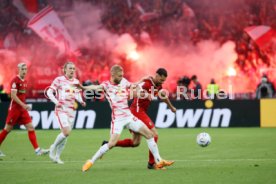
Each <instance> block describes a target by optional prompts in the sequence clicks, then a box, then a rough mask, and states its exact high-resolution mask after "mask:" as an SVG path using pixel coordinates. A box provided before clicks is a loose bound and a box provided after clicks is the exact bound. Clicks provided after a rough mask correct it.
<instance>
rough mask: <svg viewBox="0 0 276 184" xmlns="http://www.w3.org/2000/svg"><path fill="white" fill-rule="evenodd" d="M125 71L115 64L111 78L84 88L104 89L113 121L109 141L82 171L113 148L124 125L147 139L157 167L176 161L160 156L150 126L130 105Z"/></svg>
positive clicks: (128, 86)
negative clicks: (136, 114)
mask: <svg viewBox="0 0 276 184" xmlns="http://www.w3.org/2000/svg"><path fill="white" fill-rule="evenodd" d="M123 75H124V71H123V68H122V67H121V66H119V65H114V66H112V68H111V80H110V81H105V82H103V83H102V84H100V85H91V86H86V87H84V89H89V90H103V91H104V93H105V96H106V98H107V100H108V101H109V104H110V107H111V109H112V122H111V131H110V139H109V142H108V143H106V144H104V145H102V146H101V147H100V149H99V150H98V151H97V152H96V153H95V154H94V156H93V157H92V159H91V160H88V161H87V162H86V163H85V164H84V165H83V167H82V171H87V170H88V169H90V168H91V167H92V165H93V164H95V162H96V160H97V159H99V158H100V157H102V156H103V155H104V154H105V153H106V152H107V151H109V150H110V149H111V148H113V147H114V146H115V145H116V143H117V141H118V140H119V139H120V135H121V133H122V131H123V128H124V127H127V128H128V129H130V130H132V131H134V132H138V133H140V134H141V135H143V136H144V137H145V138H146V139H147V144H148V147H149V149H150V151H151V152H152V154H153V156H154V160H155V163H156V167H157V168H163V167H164V166H169V165H172V164H173V163H174V161H166V160H163V159H162V158H161V157H160V154H159V150H158V146H157V144H156V143H155V141H154V138H153V137H154V136H153V133H152V132H151V131H150V130H149V129H148V127H147V126H146V125H145V124H144V123H142V122H141V121H140V120H139V119H137V118H136V117H135V116H134V115H133V114H132V113H131V111H130V109H129V107H128V97H129V94H128V89H131V88H133V87H134V86H133V85H131V83H130V82H128V80H126V79H125V78H123Z"/></svg>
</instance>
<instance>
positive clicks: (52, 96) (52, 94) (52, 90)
mask: <svg viewBox="0 0 276 184" xmlns="http://www.w3.org/2000/svg"><path fill="white" fill-rule="evenodd" d="M55 91H56V90H55V89H54V88H53V87H50V88H49V89H48V90H47V95H48V97H49V99H50V100H51V101H52V102H53V103H54V104H55V105H58V104H59V102H58V99H56V97H55V95H54V92H55Z"/></svg>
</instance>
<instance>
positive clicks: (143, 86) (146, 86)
mask: <svg viewBox="0 0 276 184" xmlns="http://www.w3.org/2000/svg"><path fill="white" fill-rule="evenodd" d="M142 89H144V90H146V91H147V92H150V89H151V85H150V83H149V82H148V81H145V82H143V83H142Z"/></svg>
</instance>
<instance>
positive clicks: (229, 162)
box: [0, 128, 276, 184]
mask: <svg viewBox="0 0 276 184" xmlns="http://www.w3.org/2000/svg"><path fill="white" fill-rule="evenodd" d="M158 131H159V149H160V153H161V156H162V157H163V158H165V159H173V160H175V161H176V162H175V164H174V165H173V166H172V167H169V168H168V169H167V170H165V171H163V170H159V171H155V170H148V169H146V165H147V159H148V150H147V145H146V142H145V140H144V139H143V140H142V144H141V145H140V146H139V147H137V148H114V149H112V150H111V151H109V152H108V153H107V154H106V155H105V156H104V158H103V160H99V161H97V162H96V163H95V165H94V166H93V167H92V168H91V169H90V170H89V171H88V172H86V173H83V172H81V167H82V165H83V163H84V162H85V161H86V160H87V159H88V158H91V156H92V154H94V153H95V152H96V151H97V150H98V148H99V146H100V144H101V142H102V140H103V139H107V138H108V137H109V130H107V129H104V130H73V132H72V134H71V136H70V137H69V140H68V142H67V145H66V148H65V151H64V153H63V155H62V160H63V161H64V162H65V164H64V165H57V164H54V163H52V162H51V161H50V160H49V158H48V156H42V157H38V156H35V154H34V152H33V150H32V147H31V144H30V143H29V141H28V137H27V133H26V132H25V131H13V132H12V133H11V134H10V135H8V137H7V139H6V140H5V142H4V143H3V144H2V146H1V150H2V151H3V152H4V153H5V154H6V155H7V156H6V157H2V158H0V183H1V184H9V183H16V184H19V183H24V184H25V183H27V184H43V183H51V184H56V183H63V184H64V183H68V184H77V183H78V184H79V183H81V184H85V183H95V184H107V183H108V184H110V183H111V184H117V183H118V184H128V183H130V184H136V183H137V184H140V183H149V184H154V183H158V184H163V183H164V184H168V183H173V184H183V183H191V184H193V183H204V184H209V183H210V184H216V183H217V184H227V183H229V184H247V183H248V184H255V183H260V184H274V183H276V129H275V128H220V129H212V128H209V129H200V128H195V129H159V130H158ZM203 131H206V132H208V133H209V134H210V135H211V137H212V143H211V144H210V145H209V146H208V147H206V148H201V147H199V146H198V145H197V144H196V142H195V139H196V135H197V134H198V133H200V132H203ZM58 133H59V131H56V130H41V131H37V137H38V141H39V143H40V145H41V147H44V148H47V147H48V146H49V145H50V144H51V143H52V142H53V141H54V139H55V137H56V135H57V134H58ZM128 136H130V134H129V132H128V130H124V133H123V135H122V138H124V137H128Z"/></svg>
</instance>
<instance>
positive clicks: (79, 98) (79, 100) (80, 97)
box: [75, 90, 86, 107]
mask: <svg viewBox="0 0 276 184" xmlns="http://www.w3.org/2000/svg"><path fill="white" fill-rule="evenodd" d="M75 99H76V100H77V101H78V102H79V103H80V104H81V105H82V106H83V107H85V106H86V103H85V102H84V101H83V99H82V96H81V90H79V91H77V92H76V94H75Z"/></svg>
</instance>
